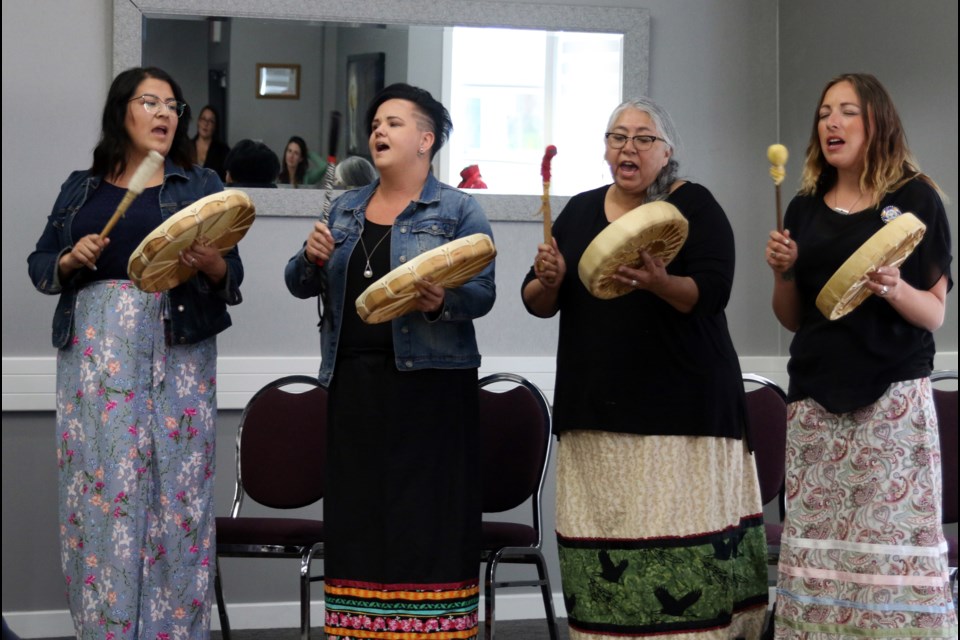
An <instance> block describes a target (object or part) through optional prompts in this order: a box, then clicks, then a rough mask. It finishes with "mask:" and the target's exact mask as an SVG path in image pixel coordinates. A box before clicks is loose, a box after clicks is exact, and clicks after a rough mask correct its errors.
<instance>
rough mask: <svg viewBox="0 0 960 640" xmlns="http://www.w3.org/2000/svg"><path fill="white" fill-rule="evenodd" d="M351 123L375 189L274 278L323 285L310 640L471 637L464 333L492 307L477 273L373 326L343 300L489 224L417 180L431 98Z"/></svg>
mask: <svg viewBox="0 0 960 640" xmlns="http://www.w3.org/2000/svg"><path fill="white" fill-rule="evenodd" d="M367 122H368V126H369V134H370V135H369V147H370V154H371V156H372V157H373V162H374V164H375V165H376V168H377V169H378V170H379V172H380V178H379V179H378V180H375V181H374V182H372V183H371V184H369V185H367V186H365V187H363V188H361V189H356V190H353V191H348V192H346V193H345V194H343V195H342V196H340V197H339V198H338V199H337V200H336V201H334V203H333V206H332V209H331V211H330V219H329V223H327V224H325V223H323V222H317V223H316V224H315V225H314V227H313V229H312V230H311V232H310V234H309V235H308V237H307V241H306V243H305V245H304V248H303V249H302V250H300V251H298V252H297V253H296V255H294V256H293V257H292V258H291V259H290V261H289V262H288V263H287V269H286V282H287V287H288V289H289V290H290V292H291V293H293V295H295V296H297V297H300V298H309V297H315V296H320V295H321V293H322V291H323V288H324V287H326V294H325V296H324V297H323V301H322V302H323V305H324V309H323V314H322V318H321V336H320V337H321V351H322V354H323V357H322V360H321V367H320V376H319V377H320V382H321V383H322V384H324V385H329V389H330V404H329V412H328V415H329V425H328V435H327V438H328V440H327V441H328V455H327V469H326V481H325V493H324V499H323V500H324V505H323V514H324V522H325V526H326V534H327V535H326V544H325V548H324V574H325V580H326V581H325V593H326V597H325V602H324V604H325V607H326V616H327V618H326V621H327V623H326V633H327V637H328V638H341V637H347V638H354V637H356V635H355V633H356V631H355V630H356V629H357V628H366V627H364V626H363V625H366V624H367V622H368V621H369V622H370V624H379V625H381V626H379V627H376V626H375V627H373V628H371V632H372V633H374V634H376V633H377V632H382V633H383V634H385V635H389V637H391V638H395V639H396V640H403V639H405V638H410V639H413V638H421V637H425V636H426V635H429V634H433V633H439V634H441V635H443V634H444V632H445V631H448V632H450V633H456V634H457V636H456V637H464V638H468V637H474V636H475V635H476V630H477V628H478V625H479V622H478V611H477V604H478V601H479V580H478V574H479V563H480V508H481V507H480V484H479V483H480V474H479V469H478V468H477V467H478V463H479V461H478V458H477V451H478V447H479V426H478V420H479V418H478V411H479V407H478V404H479V400H478V393H477V368H478V367H479V365H480V353H479V350H478V348H477V339H476V335H475V332H474V327H473V321H474V319H476V318H479V317H480V316H483V315H484V314H486V313H487V312H488V311H489V310H490V308H491V307H492V306H493V301H494V298H495V296H496V285H495V281H494V267H493V263H492V262H491V263H490V264H489V265H487V266H486V268H484V269H483V271H481V272H480V273H479V274H478V275H476V276H475V277H473V278H472V279H471V280H469V281H467V282H465V283H464V284H463V285H461V286H459V287H457V288H453V289H444V288H443V287H441V286H439V285H436V284H433V283H431V282H428V281H426V280H421V281H418V282H417V283H416V288H417V293H418V297H417V298H416V308H415V310H414V311H411V312H410V313H407V314H406V315H402V316H400V317H398V318H395V319H393V320H391V321H389V322H384V323H381V324H365V323H364V322H363V321H362V320H361V319H360V316H359V315H358V314H357V312H356V308H355V305H354V304H353V301H354V300H355V299H356V298H357V296H359V295H360V294H361V293H362V292H363V291H364V289H366V288H367V287H368V286H369V285H370V284H372V283H373V282H374V281H375V280H376V279H378V278H380V277H382V276H384V275H386V274H387V273H388V272H390V271H391V270H392V269H394V268H396V267H399V266H400V265H401V264H402V263H404V262H406V261H408V260H411V259H413V258H415V257H416V256H417V255H419V254H421V253H423V252H425V251H429V250H431V249H434V248H436V247H440V246H441V245H444V244H446V243H448V242H450V241H453V240H456V239H457V238H462V237H466V236H469V235H473V234H475V233H486V234H487V235H490V234H491V231H490V224H489V223H488V222H487V219H486V217H485V216H484V214H483V211H482V210H481V209H480V205H478V204H477V202H476V201H475V200H474V199H473V198H472V197H471V196H469V195H467V194H465V193H463V192H461V191H459V190H457V189H454V188H452V187H450V186H448V185H445V184H441V183H440V182H439V181H437V179H436V178H434V177H433V175H432V174H431V172H430V161H431V159H432V158H433V156H434V155H435V154H436V152H437V150H438V149H439V148H440V146H441V145H442V144H443V142H444V141H445V140H446V138H447V135H448V133H449V131H450V126H451V124H450V116H449V114H448V113H447V110H446V109H445V108H444V106H443V105H442V104H440V102H438V101H437V100H435V99H434V98H433V96H431V95H430V94H429V93H428V92H426V91H424V90H423V89H419V88H417V87H411V86H409V85H405V84H396V85H391V86H389V87H387V88H386V89H384V90H383V91H382V92H381V93H379V94H378V95H377V96H376V97H375V98H374V100H373V102H372V103H371V105H370V109H369V110H368V112H367ZM377 621H379V622H377ZM358 625H360V626H358ZM451 637H452V636H451Z"/></svg>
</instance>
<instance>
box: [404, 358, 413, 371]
mask: <svg viewBox="0 0 960 640" xmlns="http://www.w3.org/2000/svg"><path fill="white" fill-rule="evenodd" d="M403 366H405V367H406V368H407V369H409V368H410V367H412V366H413V360H407V361H406V362H404V363H403Z"/></svg>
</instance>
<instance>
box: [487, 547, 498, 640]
mask: <svg viewBox="0 0 960 640" xmlns="http://www.w3.org/2000/svg"><path fill="white" fill-rule="evenodd" d="M499 563H500V554H499V553H495V554H493V555H492V556H490V558H489V559H488V560H487V572H486V578H485V581H484V591H483V595H484V600H485V603H484V605H485V606H484V610H485V611H486V616H485V617H486V621H485V622H484V636H483V637H484V638H485V639H486V640H493V637H494V634H495V633H496V629H495V627H496V615H497V614H496V601H497V597H496V578H497V564H499Z"/></svg>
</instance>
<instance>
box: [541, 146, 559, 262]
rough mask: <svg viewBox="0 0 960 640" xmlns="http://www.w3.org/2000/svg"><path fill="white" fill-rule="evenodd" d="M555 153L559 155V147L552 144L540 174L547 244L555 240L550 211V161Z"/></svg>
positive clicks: (546, 153) (542, 162)
mask: <svg viewBox="0 0 960 640" xmlns="http://www.w3.org/2000/svg"><path fill="white" fill-rule="evenodd" d="M555 155H557V148H556V147H555V146H553V145H552V144H551V145H549V146H548V147H547V148H546V150H545V151H544V152H543V160H542V161H541V162H540V176H541V177H542V178H543V196H541V198H540V213H541V214H542V215H543V243H544V244H547V245H549V244H551V242H552V241H553V219H552V217H553V215H552V213H551V212H550V163H551V162H552V161H553V156H555Z"/></svg>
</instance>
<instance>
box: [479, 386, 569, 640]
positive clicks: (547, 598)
mask: <svg viewBox="0 0 960 640" xmlns="http://www.w3.org/2000/svg"><path fill="white" fill-rule="evenodd" d="M491 385H497V386H498V388H499V387H503V386H510V389H509V390H507V391H503V392H495V391H492V390H489V389H486V388H485V387H489V386H491ZM480 430H481V448H482V452H481V456H482V458H481V476H482V482H483V513H484V516H485V517H484V520H483V534H482V539H481V553H480V557H481V561H482V562H486V563H487V570H486V575H485V579H484V597H485V601H486V638H487V640H493V638H494V634H495V632H496V619H495V615H496V607H495V604H496V589H497V588H498V587H531V586H535V587H539V588H540V592H541V595H542V596H543V606H544V611H545V613H546V618H547V625H548V628H549V632H550V638H551V640H558V638H559V632H558V630H557V621H556V616H555V614H554V610H553V592H552V591H551V588H550V577H549V575H548V573H547V563H546V561H545V560H544V557H543V522H542V515H541V499H542V493H543V483H544V479H545V478H546V474H547V466H548V465H549V463H550V448H551V444H552V442H553V436H552V434H551V431H550V408H549V405H548V404H547V400H546V398H545V397H544V395H543V392H542V391H540V389H539V388H537V387H536V386H535V385H534V384H532V383H531V382H529V381H527V380H526V379H524V378H522V377H520V376H517V375H514V374H510V373H497V374H493V375H490V376H487V377H485V378H483V379H482V380H480ZM528 501H529V502H530V504H531V514H532V517H531V518H530V519H529V520H526V521H524V522H505V521H494V520H487V518H486V514H494V513H503V512H505V511H510V510H511V509H514V508H516V507H519V506H520V505H522V504H524V503H525V502H528ZM502 563H508V564H533V565H535V566H536V569H537V579H536V580H510V581H499V582H498V581H497V567H498V566H499V565H500V564H502Z"/></svg>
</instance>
